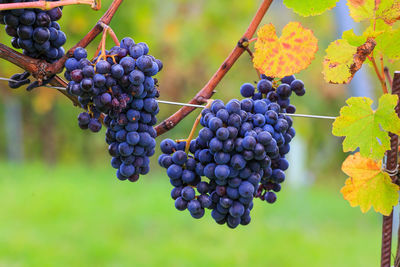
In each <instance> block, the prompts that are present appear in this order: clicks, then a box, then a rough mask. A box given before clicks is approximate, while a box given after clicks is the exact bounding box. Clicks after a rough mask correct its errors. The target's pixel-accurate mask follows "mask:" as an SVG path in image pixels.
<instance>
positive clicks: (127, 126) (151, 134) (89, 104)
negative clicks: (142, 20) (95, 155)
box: [64, 37, 163, 182]
mask: <svg viewBox="0 0 400 267" xmlns="http://www.w3.org/2000/svg"><path fill="white" fill-rule="evenodd" d="M148 53H149V47H148V46H147V44H145V43H137V44H136V43H135V42H134V41H133V39H131V38H129V37H127V38H124V39H123V40H122V41H121V44H120V46H114V47H112V48H111V49H110V50H109V51H105V55H103V54H101V53H100V54H99V56H98V57H96V58H94V59H93V60H92V61H90V60H88V59H87V52H86V50H85V49H84V48H81V47H78V48H76V49H75V51H74V53H73V57H71V58H69V59H68V60H67V61H66V62H65V68H66V72H65V74H64V75H65V78H66V79H67V80H68V81H70V82H69V84H68V86H67V92H68V93H69V94H71V95H74V96H77V97H78V101H79V103H80V104H81V106H82V108H84V109H86V110H87V112H83V113H81V114H79V116H78V125H79V127H80V128H81V129H89V130H91V131H92V132H99V131H100V130H101V128H102V123H101V122H102V121H103V123H104V125H105V126H106V127H107V131H106V138H105V139H106V142H107V144H108V145H109V147H108V151H109V153H110V155H111V156H112V160H111V165H112V167H113V168H115V169H117V178H118V179H120V180H129V181H131V182H135V181H137V180H138V179H139V175H140V174H146V173H148V172H149V170H150V167H149V157H151V156H152V155H153V154H154V153H155V146H156V141H155V137H156V136H157V133H156V131H155V129H154V127H153V126H154V125H155V124H156V123H157V119H156V114H157V113H158V112H159V107H158V102H157V101H156V98H158V96H159V92H158V89H157V86H158V85H157V83H158V81H157V79H155V78H153V77H152V76H154V75H156V74H157V73H158V72H159V71H160V70H161V69H162V68H163V64H162V62H161V61H160V60H158V59H155V58H154V57H153V56H151V55H149V54H148Z"/></svg>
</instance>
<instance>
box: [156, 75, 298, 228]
mask: <svg viewBox="0 0 400 267" xmlns="http://www.w3.org/2000/svg"><path fill="white" fill-rule="evenodd" d="M289 84H290V85H289ZM299 84H300V85H302V86H299ZM257 88H258V93H255V86H253V85H252V84H244V85H243V86H242V87H241V93H242V95H244V96H245V97H248V98H245V99H243V100H241V101H239V100H236V99H233V100H230V101H229V102H228V103H227V104H226V105H225V104H224V103H223V102H222V101H221V100H215V101H214V102H213V103H212V104H211V106H210V108H206V109H204V110H203V111H202V117H201V120H200V124H201V125H202V126H203V128H202V129H201V130H200V131H199V134H198V137H197V138H195V139H194V140H192V141H191V143H190V146H189V150H188V151H185V145H186V142H182V143H177V142H174V141H173V140H170V139H165V140H163V141H162V142H161V144H160V147H161V151H162V152H163V154H162V155H161V156H160V157H159V164H160V165H161V166H162V167H164V168H165V169H166V170H167V175H168V177H169V178H170V182H171V184H172V185H173V186H174V189H173V190H172V192H171V196H172V198H173V199H174V200H175V207H176V208H177V209H178V210H185V209H188V210H189V212H190V214H191V215H192V217H194V218H201V217H202V216H203V215H204V213H205V212H204V209H211V210H212V212H211V216H212V217H213V218H214V220H215V221H216V222H217V223H218V224H225V223H226V224H227V225H228V227H230V228H235V227H237V226H238V225H239V224H242V225H247V224H249V223H250V220H251V217H250V211H251V209H252V207H253V199H254V198H255V197H257V198H260V199H261V200H264V201H266V202H267V203H274V202H275V201H276V199H277V196H276V192H279V191H280V190H281V183H282V182H284V181H285V173H284V171H285V170H287V169H288V167H289V163H288V161H287V160H286V158H285V155H286V154H287V153H288V152H289V150H290V145H289V143H290V141H291V140H292V138H293V137H294V136H295V133H296V132H295V130H294V128H293V127H292V124H293V121H292V119H291V118H290V117H289V116H288V115H285V114H283V113H294V112H295V107H294V106H293V105H291V104H290V100H289V97H290V95H291V94H292V91H293V92H295V93H296V94H298V95H304V92H305V91H304V84H303V83H302V82H301V81H300V80H296V79H295V77H294V76H290V77H285V78H283V79H282V80H280V81H273V79H270V78H268V77H265V76H262V79H261V80H260V81H259V82H258V84H257ZM196 190H197V193H198V194H196Z"/></svg>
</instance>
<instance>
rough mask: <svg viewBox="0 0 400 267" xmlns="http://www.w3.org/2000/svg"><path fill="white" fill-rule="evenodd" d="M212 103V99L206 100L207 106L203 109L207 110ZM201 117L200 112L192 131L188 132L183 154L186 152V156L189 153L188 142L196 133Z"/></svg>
mask: <svg viewBox="0 0 400 267" xmlns="http://www.w3.org/2000/svg"><path fill="white" fill-rule="evenodd" d="M213 101H214V100H212V99H208V100H207V105H206V106H205V107H204V108H209V107H210V106H211V104H212V102H213ZM201 116H202V112H200V114H199V116H197V118H196V120H195V121H194V124H193V127H192V130H191V131H190V134H189V136H188V138H187V139H186V146H185V152H186V154H188V153H189V148H190V142H191V141H192V139H193V136H194V133H195V132H196V128H197V126H198V125H199V123H200V120H201Z"/></svg>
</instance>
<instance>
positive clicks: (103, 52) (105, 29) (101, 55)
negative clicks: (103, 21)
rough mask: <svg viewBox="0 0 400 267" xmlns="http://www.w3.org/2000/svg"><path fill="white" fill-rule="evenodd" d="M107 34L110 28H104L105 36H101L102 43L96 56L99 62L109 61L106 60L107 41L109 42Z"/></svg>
mask: <svg viewBox="0 0 400 267" xmlns="http://www.w3.org/2000/svg"><path fill="white" fill-rule="evenodd" d="M107 32H108V27H107V28H103V35H102V36H101V41H100V43H99V46H98V47H97V50H96V54H94V57H97V56H98V58H97V61H96V62H99V61H100V60H102V59H103V60H107V58H106V40H107ZM100 51H101V54H100V55H99V52H100Z"/></svg>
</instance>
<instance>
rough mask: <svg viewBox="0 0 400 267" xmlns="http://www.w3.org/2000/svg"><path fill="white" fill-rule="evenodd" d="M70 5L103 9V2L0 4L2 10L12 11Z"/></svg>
mask: <svg viewBox="0 0 400 267" xmlns="http://www.w3.org/2000/svg"><path fill="white" fill-rule="evenodd" d="M69 5H90V6H91V7H92V9H94V10H99V9H100V8H101V0H64V1H58V2H49V1H45V0H42V1H37V2H24V3H7V4H0V10H12V9H22V8H39V9H42V10H49V9H53V8H55V7H59V6H69Z"/></svg>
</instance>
